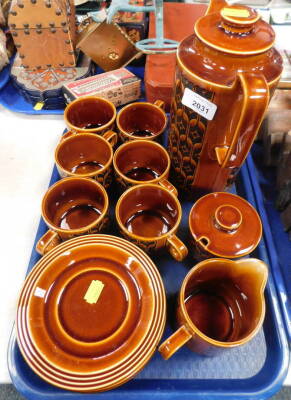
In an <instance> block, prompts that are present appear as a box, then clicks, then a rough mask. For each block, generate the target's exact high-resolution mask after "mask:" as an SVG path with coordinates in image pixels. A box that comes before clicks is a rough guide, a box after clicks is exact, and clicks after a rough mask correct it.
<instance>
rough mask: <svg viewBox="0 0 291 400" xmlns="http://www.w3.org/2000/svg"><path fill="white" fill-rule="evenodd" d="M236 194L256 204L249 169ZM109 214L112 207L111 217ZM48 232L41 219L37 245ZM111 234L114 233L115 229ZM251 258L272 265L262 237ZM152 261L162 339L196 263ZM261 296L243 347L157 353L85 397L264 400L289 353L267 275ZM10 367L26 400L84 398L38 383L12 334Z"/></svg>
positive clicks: (278, 382)
mask: <svg viewBox="0 0 291 400" xmlns="http://www.w3.org/2000/svg"><path fill="white" fill-rule="evenodd" d="M58 179H59V176H58V173H57V170H56V168H54V170H53V174H52V178H51V182H50V184H52V183H54V182H55V181H56V180H58ZM234 191H235V190H234ZM236 192H237V193H238V194H239V195H241V196H243V197H245V198H246V199H247V200H248V201H249V202H250V203H251V204H253V205H254V206H256V200H255V195H254V193H253V190H252V183H251V180H250V176H249V171H248V166H247V165H245V166H244V167H243V168H242V170H241V173H240V176H239V178H238V182H237V185H236ZM114 193H115V192H114V190H113V193H111V194H109V197H110V199H114V198H116V197H117V196H116V195H115V196H114ZM112 202H113V201H112ZM191 206H192V203H190V202H183V203H182V207H183V219H182V222H181V226H180V230H179V232H178V235H179V237H181V238H182V240H185V241H186V238H187V234H188V227H187V221H188V214H189V211H190V208H191ZM113 211H114V210H113V207H111V213H113ZM263 218H264V216H263ZM263 224H264V225H265V226H268V221H267V220H263ZM46 230H47V228H46V225H45V224H44V222H43V221H42V220H41V221H40V224H39V228H38V232H37V235H36V239H35V241H37V240H38V239H39V238H40V237H41V236H42V235H43V234H44V233H45V231H46ZM111 233H112V234H117V233H116V232H115V231H114V230H113V231H112V232H111ZM252 255H253V256H255V257H258V258H260V259H262V260H264V261H265V262H266V263H267V264H269V265H270V264H271V262H270V257H269V250H268V249H267V245H266V240H265V237H264V238H263V239H262V240H261V243H260V244H259V246H258V248H257V250H256V252H255V253H254V254H252ZM39 257H40V256H39V255H38V254H37V253H36V252H35V250H34V249H33V250H32V254H31V259H30V262H29V266H28V270H30V269H31V268H32V267H33V265H34V264H35V263H36V262H37V261H38V260H39ZM153 259H154V262H155V263H156V265H157V266H158V268H159V270H160V273H161V275H162V278H163V281H164V284H165V288H166V293H167V300H168V323H167V326H166V330H165V334H164V337H163V339H165V338H166V337H168V336H169V335H170V334H171V333H172V332H173V329H174V328H173V316H174V314H175V312H174V310H175V300H176V294H177V292H178V290H179V287H180V285H181V283H182V280H183V278H184V277H185V275H186V273H187V271H188V270H189V269H190V268H191V267H192V266H193V264H194V262H193V261H192V259H191V257H189V256H188V258H187V259H186V260H185V262H183V263H178V262H176V261H174V260H173V259H172V258H171V257H170V256H167V255H166V256H164V257H160V258H153ZM265 293H266V309H267V312H266V318H265V322H264V325H263V328H262V329H261V330H260V332H259V333H258V335H257V336H256V337H255V338H254V339H253V340H252V341H251V342H250V343H248V344H247V345H245V346H243V347H240V348H236V349H231V350H230V351H228V352H225V353H224V354H222V355H219V356H217V357H214V358H207V357H202V356H198V355H196V354H194V353H192V352H191V351H190V350H189V349H188V348H187V347H186V346H185V347H184V348H182V349H181V350H179V351H178V352H177V353H176V354H175V355H174V356H173V357H172V358H171V359H170V360H168V361H164V360H163V359H162V357H161V356H160V354H159V353H156V354H155V355H154V357H153V358H152V359H151V360H150V362H149V363H148V364H147V365H146V367H145V368H144V369H143V371H141V372H140V373H139V374H138V375H137V376H136V378H135V379H133V380H131V381H130V382H128V383H126V384H125V385H123V386H121V387H120V388H117V389H115V390H113V391H109V392H104V393H101V394H100V393H95V394H87V395H86V398H88V399H89V398H90V399H97V398H99V399H105V400H106V399H116V400H119V399H120V400H121V399H122V400H124V399H126V400H131V399H132V400H133V399H137V398H139V399H152V398H153V397H155V398H158V399H162V398H163V399H167V400H168V399H183V400H188V399H189V400H190V399H191V400H193V399H194V398H195V399H196V400H197V399H201V400H202V399H203V400H210V399H214V400H218V399H219V400H226V399H233V400H235V399H245V400H250V399H252V400H255V399H256V400H262V399H266V398H268V397H270V396H271V395H273V394H274V393H275V392H276V391H278V390H279V389H280V388H281V386H282V383H283V381H284V378H285V376H286V373H287V368H288V361H289V350H288V342H287V339H286V334H285V329H284V323H283V320H282V317H281V314H280V306H279V303H278V300H277V294H276V288H275V284H274V280H273V276H272V274H270V276H269V280H268V284H267V287H266V292H265ZM8 366H9V371H10V375H11V379H12V381H13V384H14V385H15V387H16V388H17V390H18V391H19V392H20V393H21V394H22V395H23V396H24V397H26V398H28V399H32V400H49V399H54V400H61V399H65V398H66V399H69V400H83V399H84V397H85V395H84V394H78V393H74V392H69V391H65V390H62V389H59V388H56V387H54V386H52V385H50V384H48V383H46V382H45V381H43V380H42V379H40V378H39V377H38V376H37V375H36V374H35V373H34V372H33V371H32V370H31V369H30V367H29V366H28V365H27V364H26V362H25V361H24V359H23V357H22V355H21V353H20V351H19V348H18V345H17V343H16V340H15V334H14V332H13V333H12V335H11V340H10V343H9V349H8Z"/></svg>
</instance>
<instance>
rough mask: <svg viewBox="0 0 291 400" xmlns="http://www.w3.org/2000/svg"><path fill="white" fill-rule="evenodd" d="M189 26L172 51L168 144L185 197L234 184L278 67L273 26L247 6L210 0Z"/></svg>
mask: <svg viewBox="0 0 291 400" xmlns="http://www.w3.org/2000/svg"><path fill="white" fill-rule="evenodd" d="M194 31H195V32H194V33H193V34H192V35H191V36H188V37H187V38H185V39H184V40H183V41H182V42H181V43H180V45H179V48H178V50H177V67H176V76H175V85H174V86H175V87H174V91H173V98H172V105H171V128H170V134H169V143H168V150H169V153H170V157H171V161H172V172H173V176H174V177H175V179H176V182H175V183H176V186H177V187H178V188H179V189H180V190H182V191H186V192H188V194H190V197H196V196H197V195H200V194H202V193H205V192H210V191H222V190H224V189H226V188H227V187H228V186H230V185H231V184H232V182H233V181H234V179H235V176H236V174H237V172H238V170H239V168H240V167H241V165H242V163H243V162H244V160H245V158H246V156H247V154H248V152H249V150H250V148H251V145H252V143H253V141H254V139H255V137H256V134H257V131H258V129H259V127H260V125H261V122H262V120H263V117H264V114H265V112H266V109H267V106H268V103H269V100H270V97H271V96H272V94H273V92H274V89H275V87H276V85H277V83H278V81H279V79H280V74H281V72H282V58H281V56H280V54H279V52H278V51H277V50H276V49H275V48H274V47H272V46H273V43H274V39H275V34H274V31H273V29H272V28H271V26H270V25H268V24H267V23H266V22H264V21H262V20H261V18H260V16H259V15H258V13H257V12H256V11H255V10H253V9H251V8H250V7H247V6H243V5H228V4H227V3H226V2H225V1H223V0H212V1H211V2H210V5H209V7H208V10H207V13H206V15H205V16H203V17H201V18H200V19H199V20H198V21H197V22H196V24H195V28H194Z"/></svg>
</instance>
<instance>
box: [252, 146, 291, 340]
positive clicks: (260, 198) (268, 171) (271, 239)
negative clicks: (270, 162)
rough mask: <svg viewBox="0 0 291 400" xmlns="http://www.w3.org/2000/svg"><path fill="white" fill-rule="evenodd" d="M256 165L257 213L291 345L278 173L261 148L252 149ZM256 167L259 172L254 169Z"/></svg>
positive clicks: (289, 263) (290, 282)
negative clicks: (266, 162)
mask: <svg viewBox="0 0 291 400" xmlns="http://www.w3.org/2000/svg"><path fill="white" fill-rule="evenodd" d="M253 155H254V161H255V163H254V162H253V160H252V159H250V160H249V162H248V168H249V171H250V173H251V174H252V187H253V191H254V194H255V198H256V203H257V207H258V210H259V212H260V214H261V216H262V217H263V218H264V220H267V221H268V222H269V223H268V224H266V225H265V237H266V243H267V247H268V252H269V257H270V263H271V267H272V271H273V273H274V280H275V284H276V288H277V294H278V297H279V300H280V304H281V308H282V313H283V316H284V319H285V325H286V330H287V334H288V339H289V342H290V341H291V241H290V240H289V235H288V234H287V233H286V232H284V229H283V224H282V222H281V219H280V213H279V212H278V211H277V210H276V209H275V207H274V204H275V200H276V196H277V192H276V170H275V168H266V167H264V166H263V165H262V161H263V159H264V157H263V147H262V146H260V145H259V144H255V145H254V146H253ZM255 165H256V166H257V168H256V167H255Z"/></svg>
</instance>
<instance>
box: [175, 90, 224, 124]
mask: <svg viewBox="0 0 291 400" xmlns="http://www.w3.org/2000/svg"><path fill="white" fill-rule="evenodd" d="M182 104H184V106H187V107H189V108H191V109H192V110H193V111H195V112H197V114H199V115H202V117H204V118H206V119H208V120H209V121H211V120H212V119H213V117H214V114H215V112H216V109H217V105H215V104H214V103H212V102H211V101H209V100H207V99H205V97H202V96H200V94H197V93H195V92H193V90H190V89H189V88H186V89H185V90H184V95H183V98H182Z"/></svg>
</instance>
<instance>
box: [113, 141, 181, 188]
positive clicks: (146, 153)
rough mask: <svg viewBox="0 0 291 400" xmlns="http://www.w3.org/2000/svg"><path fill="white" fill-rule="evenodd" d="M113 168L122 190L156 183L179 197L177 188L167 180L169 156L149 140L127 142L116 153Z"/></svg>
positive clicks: (158, 145) (159, 146)
mask: <svg viewBox="0 0 291 400" xmlns="http://www.w3.org/2000/svg"><path fill="white" fill-rule="evenodd" d="M113 166H114V170H115V177H116V180H117V182H118V184H119V187H120V188H121V190H126V189H128V188H129V187H132V186H134V185H139V184H142V183H154V184H159V185H161V186H163V187H165V188H166V189H168V190H169V191H170V192H173V193H174V194H176V195H177V190H176V188H175V187H174V186H173V185H172V184H171V183H170V182H169V181H168V180H167V179H168V176H169V171H170V157H169V154H168V153H167V151H166V150H165V149H164V147H163V146H161V145H160V144H159V143H156V142H153V141H149V140H132V141H129V142H126V143H124V144H122V145H121V146H120V147H119V148H118V149H117V150H116V151H115V153H114V157H113Z"/></svg>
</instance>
